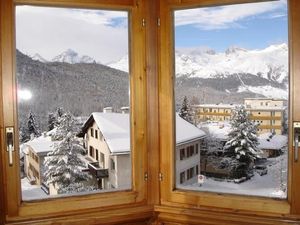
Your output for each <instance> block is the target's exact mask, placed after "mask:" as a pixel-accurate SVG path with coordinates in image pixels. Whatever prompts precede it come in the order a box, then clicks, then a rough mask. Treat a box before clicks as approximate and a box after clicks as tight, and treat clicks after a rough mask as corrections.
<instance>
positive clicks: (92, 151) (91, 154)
mask: <svg viewBox="0 0 300 225" xmlns="http://www.w3.org/2000/svg"><path fill="white" fill-rule="evenodd" d="M90 156H91V157H94V148H93V147H92V146H90Z"/></svg>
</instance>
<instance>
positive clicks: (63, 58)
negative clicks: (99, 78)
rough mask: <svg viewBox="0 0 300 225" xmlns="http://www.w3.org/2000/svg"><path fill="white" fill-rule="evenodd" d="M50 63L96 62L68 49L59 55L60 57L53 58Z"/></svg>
mask: <svg viewBox="0 0 300 225" xmlns="http://www.w3.org/2000/svg"><path fill="white" fill-rule="evenodd" d="M52 62H66V63H70V64H74V63H95V62H96V61H95V60H94V59H93V58H91V57H89V56H87V55H83V56H81V55H79V54H78V53H77V52H75V51H74V50H72V49H68V50H66V51H64V52H63V53H61V54H60V55H58V56H55V57H54V58H53V59H52Z"/></svg>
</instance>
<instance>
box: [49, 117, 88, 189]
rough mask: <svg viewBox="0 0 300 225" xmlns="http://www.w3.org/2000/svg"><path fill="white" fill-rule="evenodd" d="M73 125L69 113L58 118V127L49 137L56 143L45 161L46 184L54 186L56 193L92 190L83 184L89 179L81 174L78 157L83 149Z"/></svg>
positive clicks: (81, 167)
mask: <svg viewBox="0 0 300 225" xmlns="http://www.w3.org/2000/svg"><path fill="white" fill-rule="evenodd" d="M75 124H76V123H75V119H74V117H73V116H72V115H71V114H70V113H65V114H63V115H62V116H61V117H60V119H59V126H58V127H57V130H56V131H55V133H54V134H53V135H52V137H51V138H52V140H53V141H57V142H58V143H56V144H55V145H54V150H53V151H52V152H50V153H48V156H47V157H46V159H45V174H44V175H45V181H46V184H48V185H50V184H53V185H55V187H56V188H57V189H58V193H73V192H80V191H85V190H89V189H92V188H91V187H86V186H85V184H84V182H85V181H88V180H89V179H90V175H89V174H87V173H84V172H82V169H83V168H84V167H85V162H84V161H83V160H82V158H81V157H80V155H82V154H83V153H84V148H83V147H82V145H81V144H80V142H79V140H78V138H77V137H76V133H77V131H78V129H77V127H76V125H75Z"/></svg>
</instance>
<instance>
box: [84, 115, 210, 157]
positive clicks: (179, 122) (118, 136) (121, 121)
mask: <svg viewBox="0 0 300 225" xmlns="http://www.w3.org/2000/svg"><path fill="white" fill-rule="evenodd" d="M92 120H94V121H95V122H96V124H97V126H98V128H99V129H100V131H101V133H102V134H103V137H104V138H105V141H106V143H107V145H108V147H109V149H110V151H111V152H112V153H114V154H122V153H124V154H125V153H128V152H129V151H130V129H129V128H130V124H129V114H123V113H102V112H94V113H92V115H91V116H90V118H89V119H88V121H87V122H86V123H85V125H84V128H83V129H84V130H85V132H86V130H87V128H88V127H89V126H90V125H91V124H90V122H91V121H92ZM203 136H205V132H203V131H202V130H200V129H199V128H197V127H195V126H194V125H192V124H190V123H189V122H187V121H185V120H184V119H182V118H181V117H179V116H178V115H176V143H177V144H181V143H183V142H187V141H189V140H195V139H199V138H201V137H203Z"/></svg>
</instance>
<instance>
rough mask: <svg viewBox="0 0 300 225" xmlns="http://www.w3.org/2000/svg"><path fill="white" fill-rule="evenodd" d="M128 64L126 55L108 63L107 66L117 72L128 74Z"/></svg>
mask: <svg viewBox="0 0 300 225" xmlns="http://www.w3.org/2000/svg"><path fill="white" fill-rule="evenodd" d="M128 62H129V60H128V55H125V56H123V57H122V58H121V59H120V60H119V61H116V62H111V63H108V64H107V66H109V67H111V68H114V69H117V70H121V71H125V72H129V63H128Z"/></svg>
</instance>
